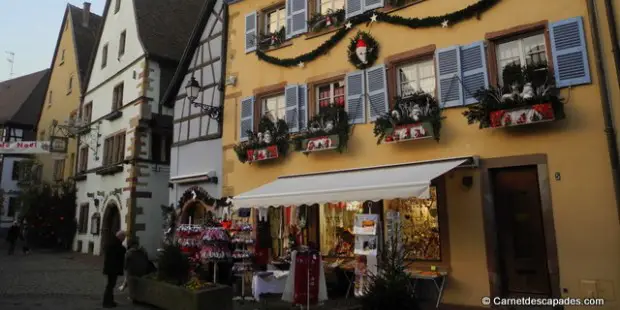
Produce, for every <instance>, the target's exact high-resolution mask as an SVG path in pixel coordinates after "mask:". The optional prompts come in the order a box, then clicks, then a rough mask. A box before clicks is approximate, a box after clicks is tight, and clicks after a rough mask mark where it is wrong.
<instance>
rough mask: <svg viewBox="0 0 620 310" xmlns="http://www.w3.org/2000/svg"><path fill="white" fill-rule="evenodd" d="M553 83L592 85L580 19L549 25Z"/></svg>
mask: <svg viewBox="0 0 620 310" xmlns="http://www.w3.org/2000/svg"><path fill="white" fill-rule="evenodd" d="M549 30H550V31H549V34H550V39H551V52H552V54H553V67H554V71H555V72H554V74H555V81H556V82H555V83H556V85H557V86H558V87H567V86H574V85H581V84H589V83H592V79H591V77H590V65H589V64H588V51H587V48H586V39H585V34H584V30H583V20H582V18H581V17H574V18H569V19H565V20H561V21H559V22H555V23H551V24H549Z"/></svg>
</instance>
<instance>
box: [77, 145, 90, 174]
mask: <svg viewBox="0 0 620 310" xmlns="http://www.w3.org/2000/svg"><path fill="white" fill-rule="evenodd" d="M87 169H88V147H87V146H84V147H82V148H81V149H80V154H79V156H78V174H81V173H85V172H86V170H87Z"/></svg>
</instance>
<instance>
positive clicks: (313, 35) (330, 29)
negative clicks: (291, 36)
mask: <svg viewBox="0 0 620 310" xmlns="http://www.w3.org/2000/svg"><path fill="white" fill-rule="evenodd" d="M340 28H342V25H340V26H329V27H327V28H325V29H322V30H319V31H317V32H309V33H308V34H306V40H310V39H314V38H316V37H320V36H323V35H326V34H328V33H332V32H336V31H338V30H340Z"/></svg>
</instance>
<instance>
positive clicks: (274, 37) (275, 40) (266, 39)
mask: <svg viewBox="0 0 620 310" xmlns="http://www.w3.org/2000/svg"><path fill="white" fill-rule="evenodd" d="M285 40H286V32H285V29H284V27H282V28H280V30H277V31H275V32H273V33H267V34H261V35H260V38H259V41H258V46H259V47H260V49H261V50H268V49H270V48H275V47H278V46H280V45H282V43H284V41H285Z"/></svg>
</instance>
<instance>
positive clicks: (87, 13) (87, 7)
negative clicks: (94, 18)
mask: <svg viewBox="0 0 620 310" xmlns="http://www.w3.org/2000/svg"><path fill="white" fill-rule="evenodd" d="M82 13H83V15H82V26H84V27H88V22H89V19H90V2H84V9H83V10H82Z"/></svg>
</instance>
